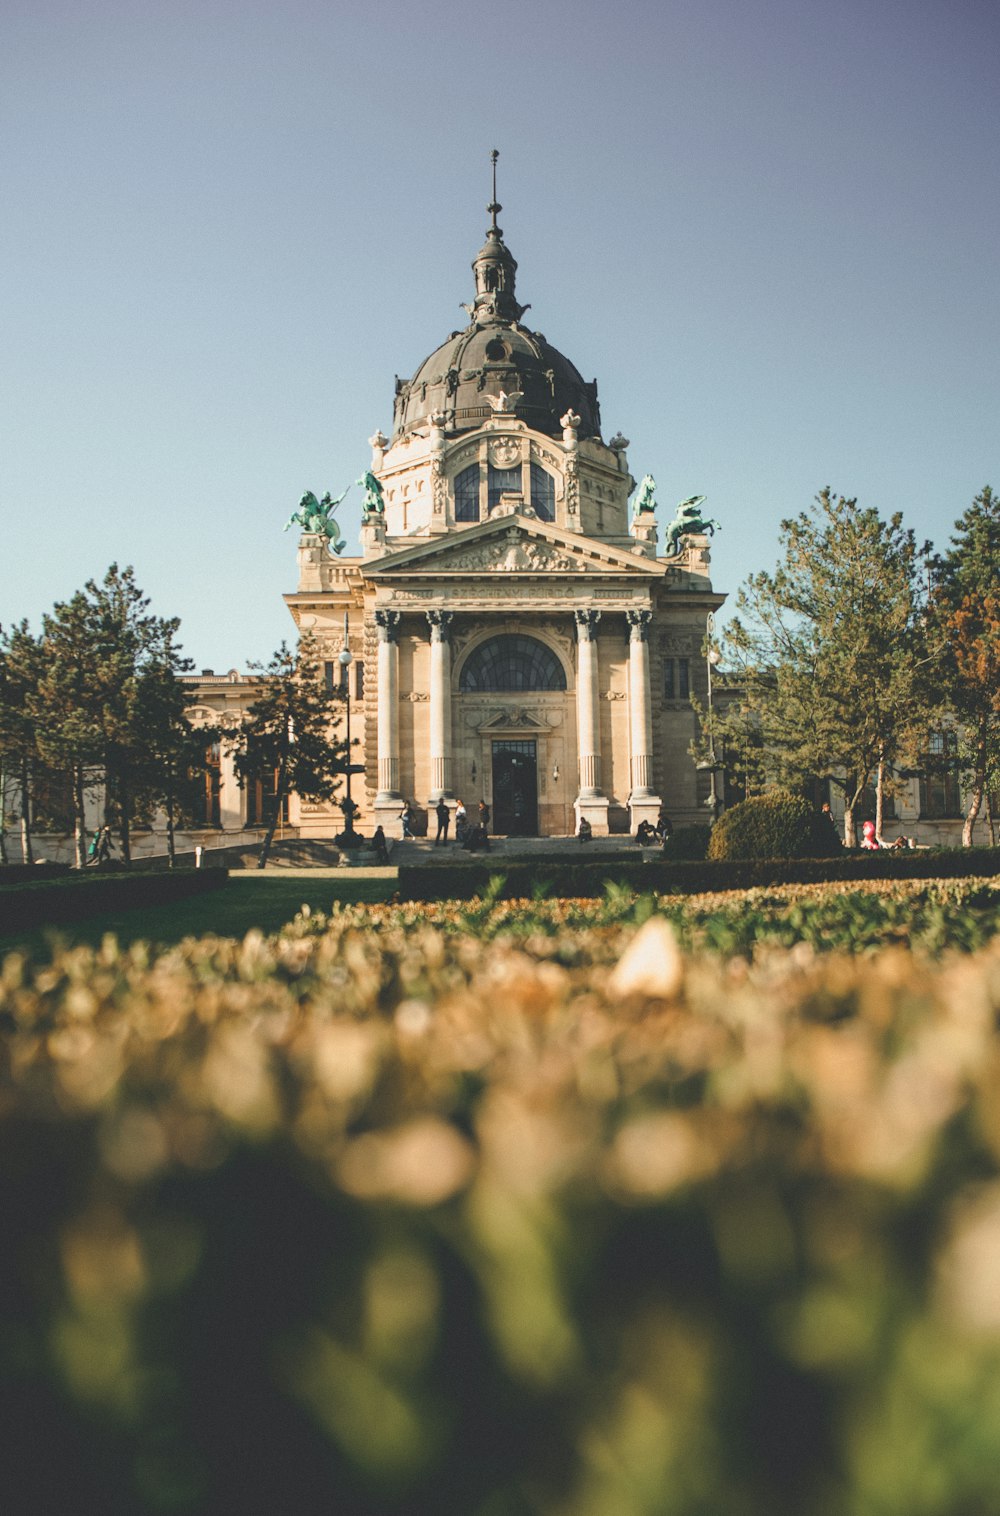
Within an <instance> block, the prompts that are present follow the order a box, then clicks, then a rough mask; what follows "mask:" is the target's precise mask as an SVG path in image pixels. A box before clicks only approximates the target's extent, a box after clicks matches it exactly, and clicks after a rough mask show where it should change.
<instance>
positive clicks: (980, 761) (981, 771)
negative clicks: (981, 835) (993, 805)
mask: <svg viewBox="0 0 1000 1516" xmlns="http://www.w3.org/2000/svg"><path fill="white" fill-rule="evenodd" d="M985 793H986V738H985V737H984V736H983V734H982V732H980V734H979V737H978V739H977V741H976V765H975V769H974V770H973V778H972V796H971V798H970V800H969V809H968V811H967V812H966V815H965V825H964V826H963V827H962V846H963V847H971V846H972V833H973V830H974V828H975V825H976V819H977V817H978V815H979V810H980V807H981V806H982V803H983V795H984V794H985Z"/></svg>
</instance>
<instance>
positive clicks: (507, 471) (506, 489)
mask: <svg viewBox="0 0 1000 1516" xmlns="http://www.w3.org/2000/svg"><path fill="white" fill-rule="evenodd" d="M487 488H488V494H489V501H490V510H491V511H492V510H494V509H495V507H496V506H498V505H499V504H500V496H501V495H506V494H510V495H519V494H520V493H521V465H520V464H517V466H516V467H515V468H494V467H493V465H492V463H491V464H490V466H489V480H488V486H487Z"/></svg>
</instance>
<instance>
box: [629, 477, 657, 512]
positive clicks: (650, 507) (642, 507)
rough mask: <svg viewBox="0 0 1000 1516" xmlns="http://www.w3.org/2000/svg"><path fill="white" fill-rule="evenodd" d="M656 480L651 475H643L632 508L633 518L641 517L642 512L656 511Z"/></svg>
mask: <svg viewBox="0 0 1000 1516" xmlns="http://www.w3.org/2000/svg"><path fill="white" fill-rule="evenodd" d="M655 492H656V480H655V479H654V478H653V476H652V474H643V476H642V483H641V484H640V486H639V493H638V495H636V497H635V505H634V506H633V508H632V514H633V516H641V515H642V513H643V512H644V511H655V510H656V493H655Z"/></svg>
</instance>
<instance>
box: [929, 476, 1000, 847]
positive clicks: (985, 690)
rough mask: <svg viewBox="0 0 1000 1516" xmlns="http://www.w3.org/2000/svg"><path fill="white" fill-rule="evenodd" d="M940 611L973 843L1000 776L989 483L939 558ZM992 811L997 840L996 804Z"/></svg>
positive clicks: (937, 621)
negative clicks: (948, 547)
mask: <svg viewBox="0 0 1000 1516" xmlns="http://www.w3.org/2000/svg"><path fill="white" fill-rule="evenodd" d="M932 614H933V620H934V625H935V629H936V632H937V635H938V637H939V640H940V646H941V659H940V663H939V669H940V675H941V679H942V684H943V693H944V695H945V698H946V700H947V703H948V705H949V707H950V708H951V710H952V711H953V712H954V715H955V717H956V718H957V721H958V728H959V746H958V759H959V765H960V772H961V774H962V777H963V779H964V781H965V783H966V785H967V787H968V790H969V804H968V809H967V811H966V815H965V824H964V826H963V829H962V842H963V845H964V846H966V847H971V845H972V838H973V831H974V828H975V824H976V821H977V819H978V817H979V813H980V811H981V810H982V808H983V802H984V800H985V801H986V802H987V806H988V807H989V794H990V789H991V787H995V786H996V785H997V782H998V780H1000V499H998V498H997V497H996V496H995V495H994V494H993V491H992V490H991V489H990V487H989V486H988V485H987V486H986V488H985V489H983V490H982V492H981V493H980V494H978V495H977V496H976V498H975V500H974V501H973V502H972V504H971V506H970V507H969V509H968V510H967V511H966V512H965V514H964V515H963V516H961V517H960V519H959V520H958V521H957V522H956V523H955V534H954V535H953V537H952V539H951V547H950V549H949V550H948V552H947V553H945V554H943V555H942V556H941V557H938V558H937V559H936V560H935V563H934V593H933V596H932ZM989 817H990V832H991V841H993V840H995V833H994V830H993V812H992V807H989Z"/></svg>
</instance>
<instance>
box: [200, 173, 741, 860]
mask: <svg viewBox="0 0 1000 1516" xmlns="http://www.w3.org/2000/svg"><path fill="white" fill-rule="evenodd" d="M499 210H500V206H499V205H498V204H497V203H496V195H495V192H494V199H493V203H492V204H491V205H490V206H489V207H488V211H489V214H490V217H491V221H490V226H489V228H488V230H487V233H486V241H485V243H484V245H483V247H482V248H481V249H480V251H479V252H478V253H477V254H476V257H475V259H474V260H473V263H472V271H473V276H474V283H473V287H472V298H471V301H470V303H469V304H468V305H467V306H466V310H467V312H468V316H469V322H468V325H467V326H466V327H465V328H464V329H463V330H461V331H454V332H452V333H451V334H450V335H449V336H448V337H447V338H446V340H445V341H444V342H443V343H442V344H441V346H440V347H438V348H436V349H435V351H434V352H433V353H431V355H430V357H428V358H427V359H425V360H424V362H423V363H421V364H420V365H419V367H418V368H417V370H416V372H415V373H414V375H413V378H412V379H410V380H408V381H406V380H399V379H397V380H396V392H395V408H394V415H393V427H392V435H391V437H386V436H385V435H384V434H383V433H382V432H381V431H376V433H375V435H374V436H373V437H372V438H371V439H370V446H371V450H372V452H371V464H370V470H371V472H370V475H369V476H368V478H367V491H366V508H365V514H364V520H363V525H362V528H361V553H360V556H358V557H351V558H347V557H338V556H336V555H335V554H334V553H333V552H332V551H331V550H330V546H329V543H328V540H327V538H326V537H325V536H324V535H323V534H321V533H319V532H303V534H302V537H301V541H300V545H299V550H298V568H299V581H298V587H297V589H296V590H295V592H294V593H292V594H289V595H287V596H286V597H285V598H286V600H287V603H288V607H289V610H290V611H291V614H292V616H293V618H294V620H295V623H296V625H297V626H298V627H299V629H300V631H302V632H306V631H308V632H309V633H311V634H313V635H314V636H315V637H316V638H317V640H318V642H319V644H320V648H321V651H322V656H323V657H324V659H325V660H326V661H327V668H328V675H329V677H331V678H339V677H340V672H341V670H340V665H339V664H338V663H337V657H338V653H339V652H340V650H341V648H342V647H343V645H344V635H345V632H344V629H345V625H346V628H347V632H346V635H347V639H348V645H349V649H350V652H351V654H352V656H353V662H352V664H351V666H350V670H349V673H350V679H351V685H350V693H351V738H352V741H354V742H356V743H357V746H358V749H359V750H360V751H361V752H363V754H364V765H365V769H364V779H363V782H361V776H360V775H358V776H357V779H356V780H355V783H354V788H353V798H354V800H355V801H356V802H357V803H359V804H360V807H361V810H360V814H359V816H358V818H357V821H358V825H359V826H360V827H361V829H362V830H363V831H364V830H368V829H369V828H370V827H373V826H375V825H378V824H379V823H381V824H382V825H383V826H384V828H385V830H386V832H387V834H389V835H399V833H400V821H399V817H400V811H401V808H402V805H403V803H404V801H410V802H412V803H414V804H415V805H416V807H417V809H418V811H420V810H422V809H427V808H433V807H434V806H435V805H436V803H437V802H438V800H439V799H440V798H441V797H442V796H443V797H444V798H445V799H446V801H448V802H449V803H450V804H454V802H455V800H456V799H457V797H461V798H463V799H464V801H465V803H466V806H467V807H469V808H470V810H471V809H474V808H475V805H476V804H478V801H479V800H480V799H481V798H482V799H485V800H486V802H487V803H488V804H489V805H490V807H491V809H492V813H493V826H494V829H495V830H496V831H497V832H499V833H507V834H518V835H526V836H530V835H543V836H546V835H564V834H567V833H572V832H575V831H576V829H577V827H578V825H579V822H580V820H581V819H586V820H587V821H589V823H590V825H591V827H592V829H593V832H594V834H595V835H601V834H606V833H608V832H609V831H610V832H628V831H634V830H635V828H636V826H637V825H638V823H639V822H640V821H641V820H642V819H644V818H647V819H650V820H654V821H655V819H656V816H657V813H658V812H659V809H660V806H661V804H662V805H665V806H666V808H667V810H668V812H669V814H670V815H671V817H672V819H673V820H674V822H675V824H677V823H684V822H690V821H695V820H700V821H703V820H705V819H706V815H705V810H704V802H705V799H706V797H707V794H708V788H707V778H706V776H705V775H703V774H699V773H698V771H697V770H696V768H695V765H694V763H693V760H692V758H691V756H690V752H689V749H690V744H691V742H692V739H693V737H694V736H695V717H694V712H693V710H692V707H691V704H690V699H689V695H690V693H691V692H692V690H693V689H694V688H695V686H699V685H701V684H703V682H704V656H703V644H704V638H705V628H706V621H707V617H708V616H709V614H710V613H711V612H712V611H714V610H715V609H716V608H717V607H718V606H719V605H720V604H721V603H722V600H723V599H724V597H723V596H722V595H719V594H717V593H716V592H715V591H714V590H713V588H712V584H711V580H710V576H709V551H708V540H707V537H706V536H704V535H695V536H687V537H685V538H683V539H682V541H681V543H680V551H679V552H675V553H674V554H673V556H671V557H670V558H663V557H658V556H657V541H658V528H657V522H656V518H655V515H654V513H653V510H652V500H651V491H650V490H648V489H647V490H643V491H641V492H639V494H638V496H637V500H636V504H635V506H634V507H632V508H630V503H629V502H630V497H631V496H632V495H633V493H634V492H635V491H636V483H635V480H634V479H633V477H632V476H631V474H630V472H629V463H628V456H627V449H628V446H629V444H628V440H627V439H626V438H625V437H624V436H622V434H621V433H620V432H619V433H617V434H616V435H615V436H613V437H611V439H610V440H609V441H607V442H605V441H604V440H603V437H602V433H601V418H600V408H599V405H598V399H597V385H596V382H593V383H586V382H585V381H584V380H583V378H582V377H581V375H580V374H579V372H578V371H577V369H576V368H575V366H574V365H573V364H572V363H571V362H570V361H569V359H568V358H566V357H564V356H563V354H562V353H561V352H560V351H559V350H558V349H557V348H555V347H553V346H552V344H551V343H550V342H549V341H548V340H547V339H546V338H545V337H544V336H542V335H541V333H539V332H536V331H532V330H531V329H529V328H528V327H527V326H526V325H525V324H524V322H523V320H522V318H523V316H524V313H525V310H526V309H527V307H525V306H523V305H522V304H520V303H519V301H518V297H517V291H516V288H515V275H516V270H517V264H516V263H515V261H514V258H513V256H512V255H511V252H510V250H509V249H508V247H507V246H506V244H505V242H504V240H503V233H502V231H501V229H500V226H499V225H498V223H497V214H498V212H499ZM223 784H225V781H223ZM470 802H471V805H470ZM290 821H291V824H292V825H293V826H295V827H297V829H298V831H299V833H300V835H303V836H313V837H322V836H332V835H334V834H335V833H336V832H337V831H339V830H340V829H341V827H342V825H343V821H342V816H341V813H340V811H339V809H338V808H337V806H335V805H334V806H327V805H310V804H308V803H305V802H296V801H294V800H293V803H292V810H291V814H290Z"/></svg>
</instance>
